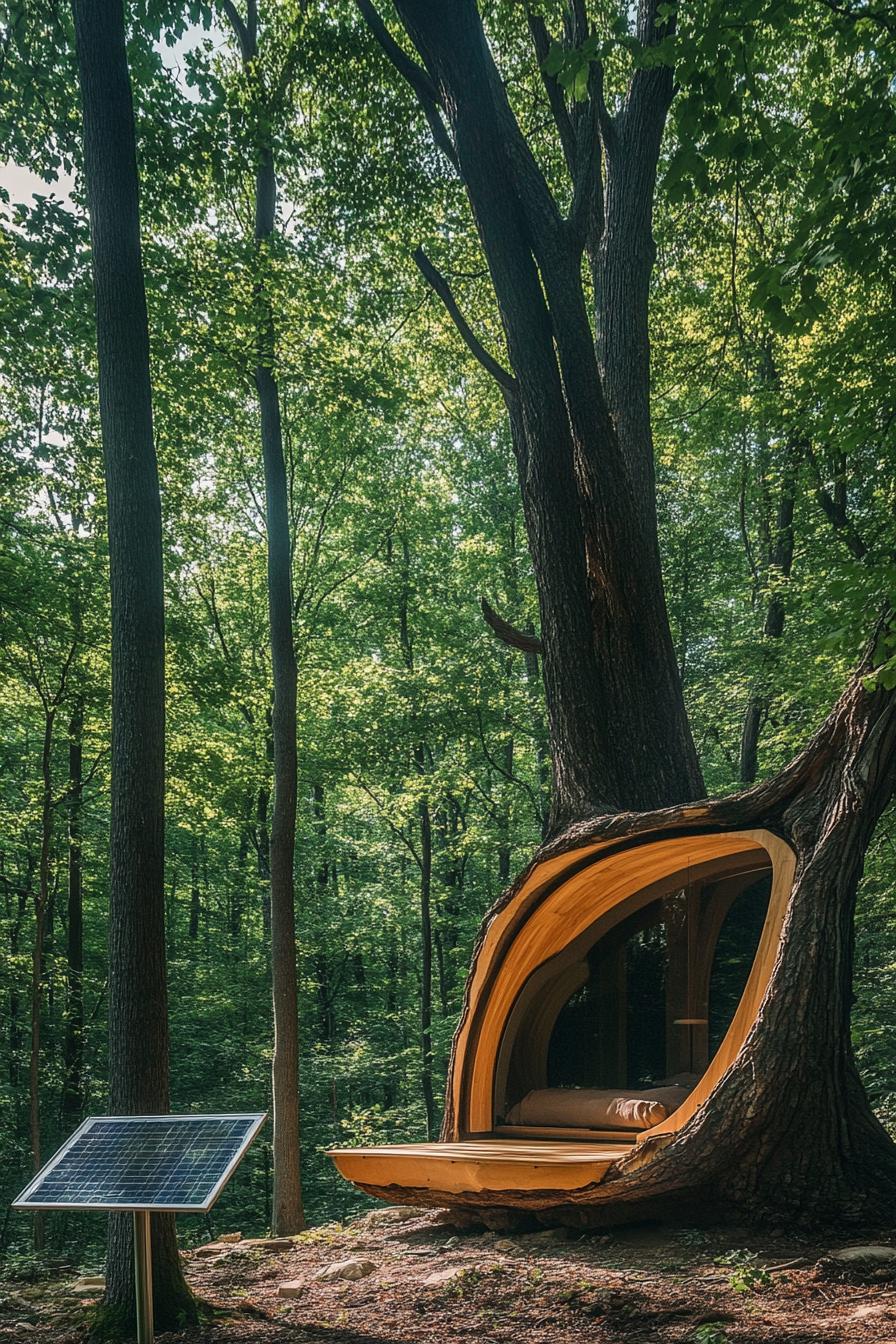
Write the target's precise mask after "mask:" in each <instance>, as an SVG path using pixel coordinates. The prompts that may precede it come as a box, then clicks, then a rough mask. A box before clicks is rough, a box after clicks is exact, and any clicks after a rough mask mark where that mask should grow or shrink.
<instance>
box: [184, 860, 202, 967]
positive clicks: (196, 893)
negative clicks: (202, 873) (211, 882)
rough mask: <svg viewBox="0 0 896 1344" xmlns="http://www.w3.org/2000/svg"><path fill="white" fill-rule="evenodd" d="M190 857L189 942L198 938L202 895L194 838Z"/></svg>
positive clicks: (193, 941)
mask: <svg viewBox="0 0 896 1344" xmlns="http://www.w3.org/2000/svg"><path fill="white" fill-rule="evenodd" d="M191 843H192V855H191V862H190V923H189V927H188V930H187V932H188V933H189V937H190V942H191V943H195V942H196V939H197V938H198V937H199V920H200V916H201V914H202V895H201V892H200V890H199V856H198V853H197V849H198V845H197V841H196V836H195V835H194V836H193V837H192V842H191Z"/></svg>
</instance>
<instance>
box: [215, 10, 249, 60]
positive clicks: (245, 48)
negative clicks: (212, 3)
mask: <svg viewBox="0 0 896 1344" xmlns="http://www.w3.org/2000/svg"><path fill="white" fill-rule="evenodd" d="M220 3H221V8H222V9H223V11H224V13H225V14H226V15H227V17H228V19H229V20H230V26H231V28H232V29H233V31H234V33H235V34H236V40H237V42H238V43H239V47H240V55H241V56H242V58H243V60H244V61H251V60H252V59H253V57H254V56H255V43H254V41H253V37H252V34H251V33H250V31H249V28H248V26H247V25H246V24H245V23H244V22H243V19H242V16H241V14H240V12H239V10H238V9H237V7H236V5H235V4H234V3H233V0H220Z"/></svg>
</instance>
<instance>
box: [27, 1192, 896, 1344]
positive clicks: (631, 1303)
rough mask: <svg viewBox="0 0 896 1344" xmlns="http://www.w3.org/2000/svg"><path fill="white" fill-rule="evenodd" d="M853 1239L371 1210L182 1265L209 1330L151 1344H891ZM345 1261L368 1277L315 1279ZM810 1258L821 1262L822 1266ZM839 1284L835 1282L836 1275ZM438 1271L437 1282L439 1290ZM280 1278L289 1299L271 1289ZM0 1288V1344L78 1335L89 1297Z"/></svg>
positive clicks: (875, 1271)
mask: <svg viewBox="0 0 896 1344" xmlns="http://www.w3.org/2000/svg"><path fill="white" fill-rule="evenodd" d="M890 1242H891V1237H890V1236H888V1235H885V1236H881V1235H880V1233H879V1232H878V1233H877V1234H875V1235H869V1234H868V1233H863V1234H862V1235H860V1236H854V1237H851V1238H850V1239H849V1240H848V1241H841V1242H834V1241H830V1242H825V1243H822V1244H820V1243H819V1242H818V1241H814V1242H811V1243H810V1242H807V1241H801V1240H799V1239H797V1238H794V1237H789V1236H786V1235H783V1234H782V1235H780V1236H770V1237H764V1238H762V1239H757V1237H756V1236H755V1235H750V1234H748V1233H746V1232H738V1231H737V1230H736V1229H727V1230H724V1231H721V1230H719V1229H713V1230H709V1231H701V1230H698V1229H683V1230H678V1231H670V1230H669V1229H666V1228H655V1227H654V1228H648V1227H639V1228H629V1229H624V1230H620V1231H617V1232H614V1233H613V1234H612V1235H606V1234H581V1233H576V1232H573V1233H565V1232H563V1231H561V1230H540V1231H536V1232H529V1233H522V1232H487V1231H484V1230H483V1229H481V1228H480V1229H473V1230H467V1231H459V1230H457V1229H456V1228H454V1227H452V1226H451V1225H448V1224H446V1223H444V1222H443V1221H440V1216H439V1215H434V1214H431V1213H429V1214H423V1213H417V1212H414V1211H408V1210H404V1209H401V1210H399V1209H383V1210H376V1211H374V1212H373V1213H371V1214H368V1215H365V1216H364V1217H362V1218H360V1219H357V1220H355V1221H354V1222H353V1223H350V1224H349V1225H347V1226H346V1227H340V1226H338V1225H335V1224H334V1225H331V1226H328V1227H325V1228H317V1229H314V1230H312V1231H311V1232H308V1233H305V1234H304V1235H303V1236H301V1237H299V1238H296V1239H294V1240H293V1242H292V1244H291V1245H290V1246H289V1248H288V1249H279V1250H278V1249H275V1248H273V1247H271V1246H269V1245H266V1244H264V1243H256V1244H250V1243H240V1242H236V1243H230V1244H227V1245H225V1246H221V1247H219V1248H218V1249H216V1250H212V1249H211V1248H205V1249H200V1250H199V1251H194V1252H192V1253H189V1254H187V1255H185V1262H186V1266H187V1273H188V1277H189V1279H190V1282H191V1284H192V1286H193V1288H194V1290H195V1292H196V1293H197V1295H198V1296H199V1297H200V1298H201V1299H202V1300H203V1302H204V1303H205V1304H206V1305H207V1308H208V1311H207V1320H206V1321H205V1323H204V1324H203V1325H202V1326H200V1327H199V1328H198V1329H197V1330H192V1331H190V1332H188V1333H186V1334H165V1335H159V1336H157V1338H158V1339H159V1340H160V1341H161V1342H163V1344H175V1341H176V1342H177V1344H238V1342H239V1341H246V1342H247V1344H410V1342H411V1341H418V1340H425V1341H436V1342H437V1344H468V1342H469V1341H475V1344H511V1342H512V1344H573V1341H575V1344H583V1341H587V1342H593V1344H619V1342H620V1341H625V1342H626V1344H836V1341H846V1340H848V1341H851V1344H864V1342H865V1341H867V1342H868V1344H871V1341H874V1344H896V1251H894V1257H893V1263H889V1264H888V1263H887V1262H886V1261H885V1260H884V1259H883V1257H885V1256H886V1254H887V1252H886V1251H882V1252H879V1253H878V1258H879V1260H882V1261H883V1262H882V1263H876V1264H873V1265H869V1264H861V1265H859V1266H849V1267H848V1269H846V1270H844V1268H843V1267H842V1265H840V1264H839V1263H833V1262H830V1261H825V1256H826V1255H827V1254H829V1253H830V1252H831V1251H834V1250H837V1249H838V1247H842V1246H850V1245H852V1246H855V1245H868V1244H874V1245H876V1246H878V1247H881V1246H886V1245H889V1244H890ZM346 1261H353V1262H355V1264H354V1267H353V1268H352V1269H350V1270H346V1269H344V1268H340V1269H338V1270H334V1269H332V1268H331V1269H330V1272H331V1273H337V1272H338V1273H343V1272H346V1273H355V1274H360V1275H362V1277H358V1278H354V1279H348V1278H332V1279H329V1280H322V1279H319V1278H316V1277H315V1275H316V1274H318V1273H319V1272H320V1271H322V1270H326V1269H327V1268H328V1267H333V1266H344V1262H346ZM819 1261H821V1262H822V1264H821V1267H820V1268H819ZM358 1262H360V1264H359V1263H358ZM844 1274H847V1275H848V1281H843V1275H844ZM433 1276H436V1277H435V1278H433ZM284 1283H290V1284H291V1285H292V1287H291V1289H290V1290H289V1291H291V1292H293V1293H295V1296H291V1297H284V1296H280V1295H278V1289H279V1287H280V1285H282V1284H284ZM72 1289H73V1282H72V1279H71V1278H70V1277H69V1278H68V1279H67V1280H65V1281H59V1282H56V1283H52V1282H48V1283H42V1284H36V1285H30V1286H28V1285H24V1286H23V1285H21V1284H10V1283H6V1284H0V1341H2V1342H3V1344H7V1342H8V1341H13V1340H16V1341H22V1340H26V1339H28V1340H33V1341H35V1344H43V1341H51V1340H52V1341H53V1342H54V1344H70V1342H71V1344H75V1341H83V1339H84V1337H85V1332H86V1322H87V1320H88V1315H89V1311H90V1306H91V1297H90V1294H89V1292H88V1293H86V1294H85V1292H84V1287H83V1286H82V1287H81V1290H80V1291H81V1294H82V1296H80V1297H78V1298H76V1297H73V1295H72Z"/></svg>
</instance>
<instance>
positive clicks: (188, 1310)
mask: <svg viewBox="0 0 896 1344" xmlns="http://www.w3.org/2000/svg"><path fill="white" fill-rule="evenodd" d="M72 8H73V12H74V20H75V36H76V42H77V55H78V71H79V77H80V84H81V102H82V109H83V118H84V178H85V183H86V188H87V204H88V212H89V215H90V231H91V241H92V245H93V277H94V294H95V301H96V326H97V347H98V354H99V394H100V422H101V426H102V435H103V457H104V464H105V476H106V501H107V510H108V528H109V572H110V579H111V589H112V801H111V835H110V898H109V991H108V994H109V1108H110V1111H111V1112H112V1113H113V1114H115V1113H117V1114H138V1115H139V1114H149V1115H151V1114H154V1113H164V1112H166V1111H167V1110H168V1107H169V1104H170V1103H169V1064H168V993H167V974H166V966H165V893H164V854H165V830H164V827H165V621H164V583H163V573H162V519H161V503H160V497H159V478H158V467H157V463H156V453H155V443H154V439H153V426H152V397H151V386H150V372H149V333H148V324H147V314H146V297H145V292H144V284H143V263H142V258H141V253H140V221H139V205H138V180H137V161H136V146H135V141H134V112H133V103H132V99H131V87H130V79H129V75H128V66H127V53H126V48H125V31H124V13H123V9H122V5H121V0H73V5H72ZM131 1223H132V1220H131V1219H130V1218H129V1217H128V1216H127V1215H115V1216H113V1217H111V1218H110V1234H109V1253H108V1260H107V1272H106V1304H107V1308H108V1310H109V1312H110V1314H113V1315H114V1316H115V1317H117V1318H118V1319H120V1320H121V1322H122V1323H123V1324H126V1325H131V1324H132V1322H133V1319H134V1290H133V1260H132V1256H131V1235H132V1233H131ZM152 1239H153V1245H152V1255H153V1284H154V1293H155V1307H156V1324H157V1326H159V1327H160V1328H169V1327H172V1328H173V1327H174V1326H175V1325H178V1326H181V1327H182V1325H183V1323H184V1322H187V1323H190V1322H195V1320H196V1308H195V1304H194V1302H193V1297H192V1294H191V1293H190V1291H189V1289H188V1287H187V1285H186V1282H185V1280H184V1277H183V1273H182V1271H181V1266H180V1259H179V1256H178V1251H177V1241H176V1238H175V1230H174V1217H173V1215H170V1214H165V1215H160V1216H156V1217H154V1219H153V1232H152Z"/></svg>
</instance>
